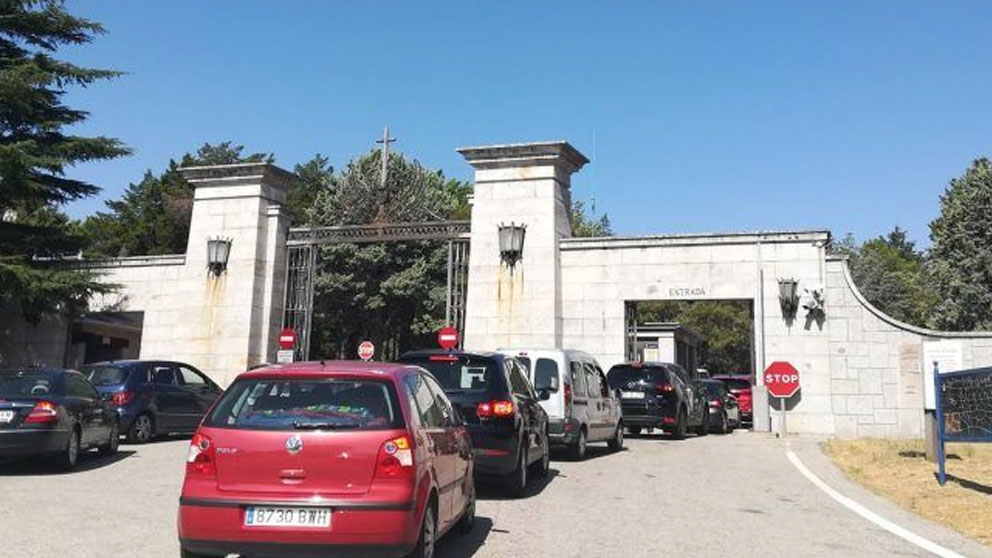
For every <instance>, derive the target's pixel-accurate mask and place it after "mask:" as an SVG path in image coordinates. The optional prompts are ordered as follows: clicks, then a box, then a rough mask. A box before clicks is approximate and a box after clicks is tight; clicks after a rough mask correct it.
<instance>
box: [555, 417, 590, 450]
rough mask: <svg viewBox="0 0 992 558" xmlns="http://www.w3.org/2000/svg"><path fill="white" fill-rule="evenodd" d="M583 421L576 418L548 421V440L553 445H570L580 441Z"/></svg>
mask: <svg viewBox="0 0 992 558" xmlns="http://www.w3.org/2000/svg"><path fill="white" fill-rule="evenodd" d="M581 431H582V423H581V422H579V421H578V420H576V419H572V418H569V419H557V420H550V421H548V441H549V442H551V445H553V446H570V445H573V444H575V443H576V442H578V441H579V432H581Z"/></svg>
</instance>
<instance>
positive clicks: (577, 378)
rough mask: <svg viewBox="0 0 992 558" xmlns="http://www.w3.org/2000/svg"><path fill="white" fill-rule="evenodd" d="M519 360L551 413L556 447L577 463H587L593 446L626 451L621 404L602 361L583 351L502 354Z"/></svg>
mask: <svg viewBox="0 0 992 558" xmlns="http://www.w3.org/2000/svg"><path fill="white" fill-rule="evenodd" d="M500 352H501V353H504V354H507V355H510V356H513V357H516V359H517V360H518V361H520V362H521V363H522V364H523V365H524V367H525V368H526V369H527V371H528V374H529V377H530V380H531V382H532V383H533V384H534V388H535V389H536V390H537V391H538V393H543V392H547V393H549V397H548V399H546V400H544V401H541V407H544V410H545V411H546V412H547V413H548V432H549V436H550V439H551V443H552V444H553V445H564V446H565V447H567V448H568V450H569V453H570V454H571V457H572V459H575V460H577V461H581V460H582V459H584V458H585V455H586V444H587V443H589V442H606V443H607V444H608V445H609V447H610V449H611V450H613V451H619V450H620V449H621V448H622V447H623V416H622V412H621V410H620V400H619V399H617V396H616V394H615V391H614V390H612V389H610V385H609V384H608V383H607V381H606V375H604V374H603V369H602V368H600V367H599V363H598V362H596V359H594V358H593V357H591V356H589V355H588V354H586V353H583V352H581V351H572V350H564V351H562V350H550V349H500Z"/></svg>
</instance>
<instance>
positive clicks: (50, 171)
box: [0, 0, 129, 319]
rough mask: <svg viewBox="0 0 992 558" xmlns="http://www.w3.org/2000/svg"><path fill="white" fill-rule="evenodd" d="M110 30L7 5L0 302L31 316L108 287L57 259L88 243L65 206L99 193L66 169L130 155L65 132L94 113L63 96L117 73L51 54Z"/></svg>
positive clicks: (1, 74) (1, 50)
mask: <svg viewBox="0 0 992 558" xmlns="http://www.w3.org/2000/svg"><path fill="white" fill-rule="evenodd" d="M103 32H104V30H103V27H102V26H101V25H100V24H99V23H95V22H92V21H89V20H86V19H82V18H78V17H74V16H72V15H70V14H69V13H68V12H66V10H65V6H64V4H63V2H61V1H58V0H36V1H31V0H0V216H2V220H0V285H2V288H0V304H4V305H6V304H8V303H12V302H16V303H18V304H19V305H20V307H21V311H22V313H23V314H24V316H25V317H27V318H29V319H37V318H38V317H39V316H40V315H41V314H42V313H46V312H52V311H56V310H64V309H68V308H71V307H73V306H78V305H81V304H85V301H86V300H87V299H88V298H89V296H90V295H91V294H92V293H94V292H101V291H105V290H107V286H105V285H101V284H100V283H98V282H97V281H96V280H95V279H94V278H93V277H92V276H91V275H89V274H87V273H85V272H81V271H75V270H72V269H69V268H67V267H65V266H64V265H62V264H61V263H60V262H59V260H60V259H61V258H62V257H63V256H64V255H65V254H67V253H71V254H75V253H76V252H78V251H79V250H80V249H81V248H82V246H83V239H82V237H81V236H80V235H79V234H77V233H76V230H75V227H73V226H72V224H71V223H70V222H69V221H68V219H66V218H65V216H64V215H62V214H61V213H60V212H59V211H58V208H59V207H60V206H61V205H62V204H64V203H66V202H70V201H73V200H77V199H80V198H84V197H87V196H92V195H94V194H96V193H97V191H98V190H99V189H98V188H97V187H96V186H94V185H92V184H88V183H86V182H83V181H80V180H75V179H72V178H70V177H68V176H66V171H67V168H69V167H72V166H73V165H75V164H77V163H82V162H87V161H96V160H102V159H110V158H114V157H120V156H122V155H126V154H127V153H128V152H129V151H128V149H127V148H126V147H125V146H124V145H123V144H122V143H121V142H120V141H118V140H116V139H112V138H107V137H102V136H100V137H82V136H77V135H72V134H70V133H68V132H67V131H66V130H65V129H66V128H67V127H70V126H73V125H76V124H79V123H81V122H83V121H84V120H86V118H87V117H88V113H86V112H85V111H81V110H77V109H73V108H70V107H68V106H66V105H65V104H64V103H63V102H62V98H63V96H64V95H65V93H66V89H67V88H69V87H72V86H77V87H86V86H88V85H90V84H93V83H95V82H98V81H101V80H106V79H110V78H113V77H116V76H118V75H120V73H119V72H116V71H113V70H102V69H94V68H83V67H80V66H76V65H74V64H71V63H68V62H64V61H61V60H57V59H55V58H53V56H52V55H53V54H54V53H55V52H56V51H57V50H58V49H59V48H61V47H62V46H65V45H80V44H85V43H89V42H90V41H92V40H93V38H94V37H95V36H96V35H99V34H102V33H103Z"/></svg>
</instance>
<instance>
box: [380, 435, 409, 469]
mask: <svg viewBox="0 0 992 558" xmlns="http://www.w3.org/2000/svg"><path fill="white" fill-rule="evenodd" d="M413 474H414V468H413V444H412V443H411V442H410V437H409V436H407V435H405V434H404V435H403V436H399V437H396V438H390V439H388V440H386V441H385V442H383V443H382V446H381V447H380V448H379V457H378V458H377V459H376V465H375V478H376V479H384V478H386V479H395V478H411V477H413Z"/></svg>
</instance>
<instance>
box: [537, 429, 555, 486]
mask: <svg viewBox="0 0 992 558" xmlns="http://www.w3.org/2000/svg"><path fill="white" fill-rule="evenodd" d="M541 446H542V447H543V448H544V453H543V454H542V455H541V460H540V461H538V462H537V463H536V464H535V467H534V476H535V477H544V476H546V475H547V474H548V472H549V471H551V439H550V438H548V432H547V430H545V431H544V438H543V440H542V441H541Z"/></svg>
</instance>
